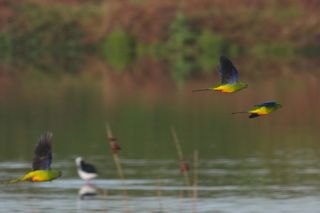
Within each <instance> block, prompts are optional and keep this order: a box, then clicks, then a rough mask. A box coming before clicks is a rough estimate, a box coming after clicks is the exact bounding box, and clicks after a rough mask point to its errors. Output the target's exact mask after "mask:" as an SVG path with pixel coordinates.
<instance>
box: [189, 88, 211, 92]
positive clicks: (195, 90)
mask: <svg viewBox="0 0 320 213" xmlns="http://www.w3.org/2000/svg"><path fill="white" fill-rule="evenodd" d="M208 90H211V89H210V88H204V89H194V90H192V92H202V91H208Z"/></svg>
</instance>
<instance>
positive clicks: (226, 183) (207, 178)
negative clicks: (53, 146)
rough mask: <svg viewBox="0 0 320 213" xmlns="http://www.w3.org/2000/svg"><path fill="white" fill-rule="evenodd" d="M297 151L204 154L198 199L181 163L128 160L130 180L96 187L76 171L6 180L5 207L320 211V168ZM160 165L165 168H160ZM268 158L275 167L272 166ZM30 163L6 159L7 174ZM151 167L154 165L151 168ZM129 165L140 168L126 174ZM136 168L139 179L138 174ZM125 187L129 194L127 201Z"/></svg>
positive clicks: (0, 194) (108, 176)
mask: <svg viewBox="0 0 320 213" xmlns="http://www.w3.org/2000/svg"><path fill="white" fill-rule="evenodd" d="M297 156H298V155H295V156H292V158H290V159H288V160H289V161H288V162H281V161H280V160H279V159H275V160H274V161H270V160H263V159H261V158H248V159H239V160H231V159H220V158H217V159H214V158H213V159H211V160H200V162H199V164H200V165H201V166H200V167H199V173H198V175H199V185H198V186H197V192H198V196H199V197H198V199H197V200H196V203H194V202H195V201H194V199H192V198H190V197H188V193H183V194H182V196H181V192H187V191H188V190H193V188H192V187H187V186H184V184H183V179H182V177H181V176H180V173H179V169H178V168H177V165H176V164H177V162H176V161H175V160H172V161H168V160H160V159H159V160H157V161H148V160H142V159H141V160H139V161H137V160H135V159H133V160H131V159H125V162H126V163H124V167H125V168H126V170H125V173H126V174H127V179H126V180H124V181H121V180H119V179H117V178H116V177H115V176H116V174H114V172H112V171H108V172H106V173H105V174H102V175H101V176H102V177H101V179H98V180H95V182H94V185H93V184H89V185H88V184H85V185H84V181H82V180H80V179H79V178H78V177H77V176H76V174H70V173H69V174H68V173H67V174H66V175H64V176H63V177H62V178H60V179H57V180H55V181H52V182H48V183H19V184H15V185H12V184H11V185H1V186H0V189H1V190H0V199H1V202H2V203H5V207H2V209H6V210H7V211H11V212H12V211H15V212H41V211H44V210H45V211H46V212H56V211H63V212H66V211H72V212H74V211H78V212H87V211H102V210H104V211H105V210H107V211H108V212H126V209H128V210H129V211H130V212H179V211H182V212H191V209H192V208H193V207H194V206H196V210H197V212H213V211H214V212H270V209H273V210H275V211H276V212H279V211H280V212H282V211H289V212H316V211H317V210H316V209H318V208H319V207H320V203H319V202H318V201H317V200H318V199H319V198H320V188H319V187H318V186H319V184H318V183H319V182H318V180H319V178H320V177H319V174H320V173H319V171H320V167H319V165H318V164H317V163H316V162H315V161H314V160H313V159H312V158H313V157H309V158H306V159H304V160H299V159H297ZM107 160H108V159H107V158H105V157H101V158H100V160H98V161H97V166H98V168H103V167H104V164H105V161H107ZM158 163H161V165H162V166H161V167H159V166H155V165H157V164H158ZM268 164H272V165H274V167H275V168H274V169H270V168H269V167H268V166H267V165H268ZM279 164H281V165H282V166H280V168H278V167H279V166H278V165H279ZM11 165H12V167H11ZM62 165H64V166H62ZM24 166H25V164H24V163H21V164H20V166H17V163H16V162H5V163H1V164H0V167H1V172H0V175H1V177H8V176H10V177H13V176H19V175H20V173H21V170H23V167H24ZM57 166H58V167H64V170H66V171H72V170H74V169H75V168H74V164H73V162H72V161H65V162H61V163H58V165H57ZM144 167H147V168H150V169H149V170H148V171H145V169H144ZM17 169H18V170H17ZM130 170H131V171H134V172H132V173H130V172H126V171H130ZM275 173H278V174H277V175H275ZM137 174H139V178H135V177H136V176H137ZM155 174H157V175H161V176H162V178H161V179H159V178H157V177H155ZM79 189H80V190H79ZM124 189H126V190H127V192H128V198H127V201H126V202H125V200H124V199H125V197H124V195H123V190H124ZM106 192H108V193H106ZM159 192H160V193H159ZM80 194H81V195H80ZM84 194H86V196H85V197H83V196H84ZM94 194H95V196H91V195H94ZM79 195H80V197H79ZM89 195H90V196H89ZM17 202H18V205H17ZM301 202H303V205H301ZM299 203H300V204H299ZM125 205H127V206H125ZM160 209H161V210H160Z"/></svg>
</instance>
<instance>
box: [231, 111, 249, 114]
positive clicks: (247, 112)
mask: <svg viewBox="0 0 320 213" xmlns="http://www.w3.org/2000/svg"><path fill="white" fill-rule="evenodd" d="M243 113H248V112H245V111H241V112H233V113H231V114H232V115H234V114H243Z"/></svg>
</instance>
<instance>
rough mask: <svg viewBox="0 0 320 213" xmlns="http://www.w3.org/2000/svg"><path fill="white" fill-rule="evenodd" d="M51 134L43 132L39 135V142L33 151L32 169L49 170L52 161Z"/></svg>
mask: <svg viewBox="0 0 320 213" xmlns="http://www.w3.org/2000/svg"><path fill="white" fill-rule="evenodd" d="M51 144H52V133H51V132H45V133H44V134H42V135H41V137H40V139H39V142H38V144H37V146H36V148H35V150H34V156H33V162H32V169H33V170H47V169H50V165H51V161H52V152H51Z"/></svg>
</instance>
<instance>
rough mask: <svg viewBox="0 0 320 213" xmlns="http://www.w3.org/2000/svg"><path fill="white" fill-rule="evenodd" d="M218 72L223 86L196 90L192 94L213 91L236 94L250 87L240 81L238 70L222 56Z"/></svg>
mask: <svg viewBox="0 0 320 213" xmlns="http://www.w3.org/2000/svg"><path fill="white" fill-rule="evenodd" d="M218 72H219V74H220V78H221V84H220V85H219V86H215V87H209V88H205V89H195V90H192V92H200V91H208V90H213V91H217V92H221V93H234V92H237V91H240V90H242V89H245V88H247V87H248V84H246V83H243V82H241V81H239V72H238V70H237V68H236V67H235V66H234V65H233V64H232V62H231V61H230V60H229V59H228V58H227V57H225V56H223V55H222V56H220V65H219V67H218Z"/></svg>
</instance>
